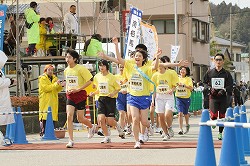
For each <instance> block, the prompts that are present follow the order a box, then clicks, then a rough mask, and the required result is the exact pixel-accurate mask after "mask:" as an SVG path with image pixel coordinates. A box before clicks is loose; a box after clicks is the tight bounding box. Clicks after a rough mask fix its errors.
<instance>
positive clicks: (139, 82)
mask: <svg viewBox="0 0 250 166" xmlns="http://www.w3.org/2000/svg"><path fill="white" fill-rule="evenodd" d="M130 88H131V89H132V90H135V91H142V90H143V79H142V78H141V77H140V76H139V75H134V76H133V77H132V78H131V80H130Z"/></svg>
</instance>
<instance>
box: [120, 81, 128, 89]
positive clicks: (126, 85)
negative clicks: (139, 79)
mask: <svg viewBox="0 0 250 166" xmlns="http://www.w3.org/2000/svg"><path fill="white" fill-rule="evenodd" d="M127 88H128V83H127V82H126V83H125V84H123V85H121V91H127Z"/></svg>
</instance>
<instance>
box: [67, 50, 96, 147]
mask: <svg viewBox="0 0 250 166" xmlns="http://www.w3.org/2000/svg"><path fill="white" fill-rule="evenodd" d="M65 60H66V62H67V64H68V67H67V68H66V69H65V70H64V76H65V78H66V97H67V102H66V111H67V128H68V133H69V142H68V144H67V145H66V147H67V148H73V146H74V141H73V115H74V112H75V109H76V110H77V120H78V121H79V122H80V123H82V124H85V125H86V126H87V127H88V138H92V137H93V136H94V133H95V125H92V124H91V122H90V121H89V120H88V119H87V118H86V117H85V116H84V110H85V105H86V99H87V92H86V90H85V88H87V87H88V86H89V85H90V84H91V83H92V78H93V76H92V74H91V73H90V71H89V70H88V69H87V68H86V67H84V66H83V65H79V64H77V63H78V62H79V54H78V53H77V52H76V51H74V50H71V49H69V50H68V51H67V55H66V58H65Z"/></svg>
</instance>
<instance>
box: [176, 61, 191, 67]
mask: <svg viewBox="0 0 250 166" xmlns="http://www.w3.org/2000/svg"><path fill="white" fill-rule="evenodd" d="M188 64H189V62H188V60H181V61H180V62H179V63H178V66H188Z"/></svg>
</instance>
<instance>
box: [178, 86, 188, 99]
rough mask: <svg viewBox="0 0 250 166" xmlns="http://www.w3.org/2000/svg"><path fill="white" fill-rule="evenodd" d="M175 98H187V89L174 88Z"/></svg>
mask: <svg viewBox="0 0 250 166" xmlns="http://www.w3.org/2000/svg"><path fill="white" fill-rule="evenodd" d="M176 96H180V97H183V96H187V88H185V87H180V86H178V87H177V88H176Z"/></svg>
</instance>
